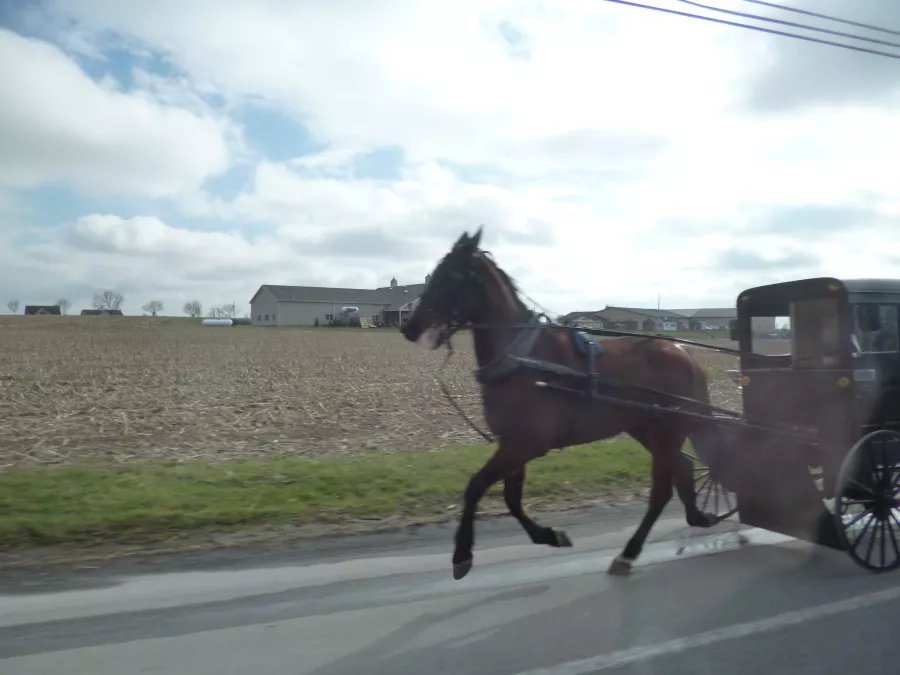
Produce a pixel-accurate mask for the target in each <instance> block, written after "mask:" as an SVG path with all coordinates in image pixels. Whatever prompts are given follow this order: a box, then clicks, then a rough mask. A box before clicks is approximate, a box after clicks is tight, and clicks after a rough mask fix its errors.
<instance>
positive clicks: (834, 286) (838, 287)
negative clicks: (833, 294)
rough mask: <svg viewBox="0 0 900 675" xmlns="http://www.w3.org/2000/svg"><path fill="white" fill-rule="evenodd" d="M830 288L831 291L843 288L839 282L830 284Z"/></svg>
mask: <svg viewBox="0 0 900 675" xmlns="http://www.w3.org/2000/svg"><path fill="white" fill-rule="evenodd" d="M828 290H829V291H839V290H841V287H840V286H838V285H837V284H828Z"/></svg>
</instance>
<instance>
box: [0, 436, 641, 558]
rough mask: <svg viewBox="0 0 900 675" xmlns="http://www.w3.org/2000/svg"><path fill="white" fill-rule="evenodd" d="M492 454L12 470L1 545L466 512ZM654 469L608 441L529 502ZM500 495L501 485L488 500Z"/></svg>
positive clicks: (562, 459)
mask: <svg viewBox="0 0 900 675" xmlns="http://www.w3.org/2000/svg"><path fill="white" fill-rule="evenodd" d="M493 449H494V446H488V445H478V446H463V447H459V448H456V449H453V450H442V451H440V452H425V451H420V452H411V453H388V452H377V451H375V452H371V453H367V454H365V455H362V456H355V457H347V458H322V459H312V458H300V457H278V458H271V459H265V460H256V461H250V460H247V461H234V462H226V463H217V464H210V463H203V462H167V463H135V464H126V465H120V466H112V465H80V466H65V467H56V468H53V467H50V468H35V469H22V470H16V471H11V472H9V473H6V474H2V475H0V546H2V547H4V548H7V549H9V548H20V547H28V546H34V545H49V544H61V543H90V542H98V541H103V542H108V543H111V542H117V543H139V542H151V541H159V540H162V539H168V538H170V537H173V536H178V535H180V534H184V533H186V532H190V531H198V530H224V531H231V530H235V529H239V528H240V527H242V526H251V525H259V524H263V523H265V524H274V523H288V522H290V523H295V524H303V523H316V522H331V523H335V522H338V523H339V522H342V521H348V520H352V519H355V518H359V517H361V516H367V517H373V516H374V517H384V516H391V515H401V516H402V515H407V516H414V517H422V516H434V515H439V514H442V513H447V511H448V507H449V506H450V505H453V504H459V503H460V502H461V499H462V492H463V490H464V489H465V486H466V483H467V481H468V480H469V477H470V476H471V475H472V473H474V472H475V471H477V470H478V469H479V468H480V467H481V465H482V464H483V463H484V462H485V461H486V460H487V458H488V457H489V456H490V455H491V453H492V452H493ZM649 471H650V456H649V453H647V451H646V450H644V449H643V448H642V447H641V446H640V445H638V444H637V443H635V442H633V441H631V440H618V439H617V440H613V441H603V442H598V443H592V444H589V445H584V446H578V447H574V448H568V449H566V450H565V451H563V452H553V453H550V454H549V455H548V456H546V457H543V458H540V459H538V460H535V461H534V462H532V463H531V464H530V465H529V472H528V478H527V482H526V487H525V493H526V498H529V497H547V498H553V499H560V500H565V499H577V498H588V497H593V496H600V495H602V494H603V493H609V492H613V491H619V490H623V489H625V488H629V487H636V486H638V485H643V484H646V483H647V482H648V480H649ZM500 492H501V487H500V486H499V485H497V486H494V488H493V489H492V490H491V493H490V494H499V493H500ZM457 513H458V511H457Z"/></svg>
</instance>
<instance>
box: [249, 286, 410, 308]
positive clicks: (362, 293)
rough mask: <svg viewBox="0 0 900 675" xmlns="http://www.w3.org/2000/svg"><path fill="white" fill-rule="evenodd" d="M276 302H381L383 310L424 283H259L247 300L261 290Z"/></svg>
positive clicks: (399, 304)
mask: <svg viewBox="0 0 900 675" xmlns="http://www.w3.org/2000/svg"><path fill="white" fill-rule="evenodd" d="M263 289H265V290H267V291H268V292H269V293H270V294H271V295H272V297H273V298H275V300H276V301H278V302H322V303H335V304H341V305H352V304H360V305H362V304H365V305H384V307H385V309H388V310H391V309H394V310H396V309H399V308H400V307H402V306H403V305H406V304H408V303H410V302H412V301H414V300H415V299H416V298H418V297H419V296H420V295H422V293H423V292H424V291H425V284H407V285H405V286H404V285H398V286H396V287H394V288H391V287H390V286H382V287H381V288H329V287H326V286H279V285H275V284H263V285H262V286H260V287H259V290H258V291H257V292H256V293H255V294H254V295H253V297H252V298H251V299H250V302H251V303H252V302H253V301H254V300H256V297H257V296H258V295H259V293H260V292H261V291H262V290H263Z"/></svg>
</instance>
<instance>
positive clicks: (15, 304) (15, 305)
mask: <svg viewBox="0 0 900 675" xmlns="http://www.w3.org/2000/svg"><path fill="white" fill-rule="evenodd" d="M6 306H7V307H8V308H9V311H10V312H12V313H13V314H18V313H19V301H18V300H10V301H9V302H7V303H6Z"/></svg>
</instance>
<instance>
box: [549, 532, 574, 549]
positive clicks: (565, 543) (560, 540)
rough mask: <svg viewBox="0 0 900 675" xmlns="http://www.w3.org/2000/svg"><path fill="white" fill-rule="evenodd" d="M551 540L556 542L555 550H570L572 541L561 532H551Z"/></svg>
mask: <svg viewBox="0 0 900 675" xmlns="http://www.w3.org/2000/svg"><path fill="white" fill-rule="evenodd" d="M552 532H553V539H554V540H555V541H556V548H572V540H571V539H569V535H567V534H566V533H565V532H563V531H562V530H553V531H552Z"/></svg>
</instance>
